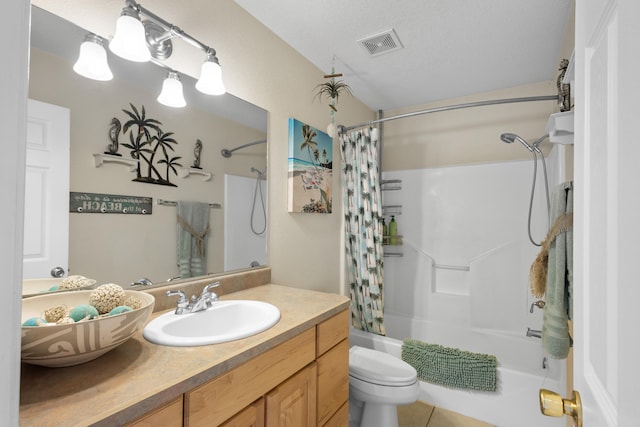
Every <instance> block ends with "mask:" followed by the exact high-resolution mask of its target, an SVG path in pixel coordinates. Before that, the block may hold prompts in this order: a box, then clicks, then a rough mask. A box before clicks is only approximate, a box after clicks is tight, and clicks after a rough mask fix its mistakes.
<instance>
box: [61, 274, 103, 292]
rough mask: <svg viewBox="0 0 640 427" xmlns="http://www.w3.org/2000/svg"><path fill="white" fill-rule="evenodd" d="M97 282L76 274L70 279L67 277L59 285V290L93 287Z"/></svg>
mask: <svg viewBox="0 0 640 427" xmlns="http://www.w3.org/2000/svg"><path fill="white" fill-rule="evenodd" d="M94 283H95V280H92V279H88V278H86V277H84V276H80V275H79V274H74V275H71V276H68V277H65V278H64V279H62V281H61V282H60V285H58V287H59V289H65V290H68V289H78V288H81V287H83V286H88V285H93V284H94Z"/></svg>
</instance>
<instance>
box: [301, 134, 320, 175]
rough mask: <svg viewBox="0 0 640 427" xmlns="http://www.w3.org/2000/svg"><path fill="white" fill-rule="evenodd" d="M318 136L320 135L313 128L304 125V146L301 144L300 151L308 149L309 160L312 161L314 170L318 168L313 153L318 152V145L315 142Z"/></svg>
mask: <svg viewBox="0 0 640 427" xmlns="http://www.w3.org/2000/svg"><path fill="white" fill-rule="evenodd" d="M316 135H318V134H317V133H316V131H315V130H313V129H311V126H309V125H302V144H300V149H301V150H304V149H305V148H306V149H307V152H308V153H309V160H311V163H313V167H314V168H315V167H316V164H315V162H314V156H313V155H312V154H311V153H312V152H315V153H317V152H318V148H317V147H318V143H317V142H316V141H314V140H313V138H315V137H316Z"/></svg>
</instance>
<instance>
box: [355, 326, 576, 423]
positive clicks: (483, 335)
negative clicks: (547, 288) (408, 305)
mask: <svg viewBox="0 0 640 427" xmlns="http://www.w3.org/2000/svg"><path fill="white" fill-rule="evenodd" d="M385 325H386V327H387V334H388V335H393V334H397V333H399V331H400V330H401V329H400V328H402V327H407V326H408V327H410V329H406V330H408V331H412V337H411V338H413V339H419V340H422V341H425V342H429V343H433V344H440V345H445V346H448V347H456V348H460V349H462V350H467V351H474V352H479V353H488V354H493V355H495V356H496V357H497V359H498V390H497V391H496V392H481V391H471V390H457V389H451V388H447V387H442V386H438V385H434V384H431V383H427V382H424V381H421V382H420V395H419V398H418V399H419V400H421V401H423V402H427V403H430V404H432V405H434V406H437V407H440V408H444V409H448V410H450V411H454V412H457V413H460V414H463V415H466V416H469V417H472V418H475V419H478V420H482V421H484V422H487V423H489V424H492V425H495V426H499V427H561V426H565V425H566V424H565V423H566V420H565V419H564V418H551V417H545V416H543V415H542V414H541V413H540V407H539V400H538V390H539V389H540V388H547V389H550V390H554V391H558V392H562V391H563V390H564V389H565V387H566V386H565V374H564V371H565V369H564V363H565V362H564V361H558V360H546V359H544V361H543V358H544V356H543V353H542V348H541V347H542V346H541V344H540V340H539V339H535V338H528V337H524V336H523V337H520V336H509V335H508V334H500V333H498V332H495V331H477V330H476V331H468V330H464V329H462V328H456V327H452V326H451V325H446V324H434V323H432V322H425V323H423V324H420V322H417V321H416V320H415V319H404V318H402V316H394V315H389V314H385ZM417 330H420V331H422V332H421V333H416V331H417ZM523 335H524V334H523ZM396 336H398V335H396ZM398 337H399V336H398ZM349 339H350V345H359V346H362V347H367V348H372V349H375V350H379V351H384V352H386V353H389V354H391V355H393V356H396V357H398V358H400V354H401V346H402V341H401V339H396V338H391V337H389V336H387V337H381V336H379V335H375V334H370V333H366V332H362V331H360V330H358V329H354V328H351V331H350V334H349ZM543 364H544V367H543Z"/></svg>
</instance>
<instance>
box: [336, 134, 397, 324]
mask: <svg viewBox="0 0 640 427" xmlns="http://www.w3.org/2000/svg"><path fill="white" fill-rule="evenodd" d="M371 134H372V131H371V130H370V129H364V130H360V131H356V132H352V133H351V134H349V135H341V136H340V146H341V154H342V173H343V180H342V194H343V197H344V203H343V205H344V215H345V246H346V248H345V249H346V257H347V259H346V260H347V263H346V264H347V281H348V283H349V293H350V297H351V323H352V324H353V326H354V327H356V328H358V329H361V330H363V331H368V332H374V333H376V334H379V335H385V334H386V333H385V328H384V315H383V311H384V297H383V287H384V285H383V283H384V271H383V255H382V205H381V197H380V171H379V165H378V140H377V138H375V137H374V138H372V137H371Z"/></svg>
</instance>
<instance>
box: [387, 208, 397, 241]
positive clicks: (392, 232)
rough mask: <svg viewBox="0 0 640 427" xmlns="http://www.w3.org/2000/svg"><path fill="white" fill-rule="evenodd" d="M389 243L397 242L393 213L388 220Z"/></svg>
mask: <svg viewBox="0 0 640 427" xmlns="http://www.w3.org/2000/svg"><path fill="white" fill-rule="evenodd" d="M389 244H390V245H397V244H398V223H397V222H396V217H395V216H394V215H391V221H390V222H389Z"/></svg>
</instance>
